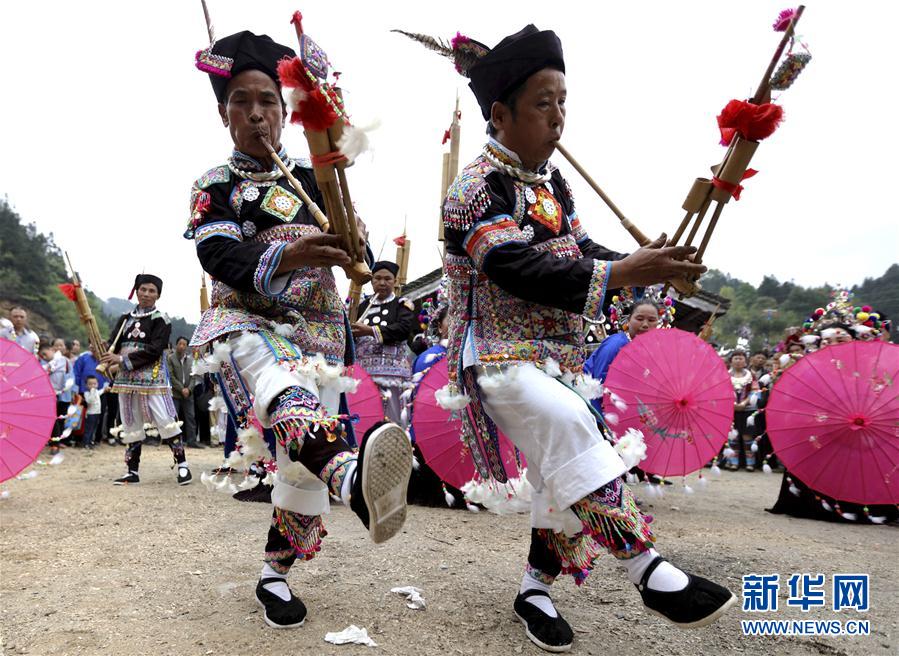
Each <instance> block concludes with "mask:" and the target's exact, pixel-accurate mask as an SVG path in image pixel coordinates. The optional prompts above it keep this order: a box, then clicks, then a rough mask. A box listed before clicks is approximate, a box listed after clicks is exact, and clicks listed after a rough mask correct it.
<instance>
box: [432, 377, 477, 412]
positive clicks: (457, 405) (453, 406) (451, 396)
mask: <svg viewBox="0 0 899 656" xmlns="http://www.w3.org/2000/svg"><path fill="white" fill-rule="evenodd" d="M484 378H485V380H489V379H490V376H485V377H484ZM434 399H435V400H436V401H437V405H439V406H440V407H441V408H443V409H444V410H450V411H453V410H461V409H462V408H464V407H465V406H467V405H468V404H469V403H471V398H469V396H468V395H467V394H460V393H459V391H458V390H457V389H456V387H455V385H453V384H452V383H449V384H447V385H445V386H443V387H441V388H440V389H439V390H437V391H436V392H434Z"/></svg>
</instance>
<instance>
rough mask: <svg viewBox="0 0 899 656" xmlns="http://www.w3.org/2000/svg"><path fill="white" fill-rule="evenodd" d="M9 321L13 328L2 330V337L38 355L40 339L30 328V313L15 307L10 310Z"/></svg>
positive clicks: (8, 327) (0, 331)
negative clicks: (28, 324)
mask: <svg viewBox="0 0 899 656" xmlns="http://www.w3.org/2000/svg"><path fill="white" fill-rule="evenodd" d="M9 320H10V323H12V326H7V327H5V328H2V329H0V337H4V338H6V339H9V340H12V341H14V342H15V343H16V344H18V345H19V346H21V347H22V348H23V349H25V350H26V351H28V352H29V353H33V354H34V355H37V347H38V344H39V343H40V339H39V338H38V336H37V333H36V332H34V331H33V330H31V329H30V328H28V326H27V325H26V324H27V323H28V312H27V311H26V310H25V308H23V307H21V306H18V305H17V306H15V307H13V308H11V309H10V310H9Z"/></svg>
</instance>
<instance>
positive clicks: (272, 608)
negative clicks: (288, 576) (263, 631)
mask: <svg viewBox="0 0 899 656" xmlns="http://www.w3.org/2000/svg"><path fill="white" fill-rule="evenodd" d="M273 581H284V579H279V578H276V577H269V578H267V579H259V583H257V584H256V601H257V602H258V603H259V605H260V606H262V609H263V613H262V617H263V618H264V619H265V623H266V624H268V625H269V626H270V627H272V628H273V629H293V628H295V627H298V626H303V622H305V621H306V606H305V605H304V604H303V602H302V601H300V600H299V598H298V597H296V596H295V595H294V594H293V592H292V591H291V593H290V601H284V600H283V599H281V597H279V596H278V595H276V594H274V593H273V592H269V591H268V590H266V589H265V588H264V587H263V586H264V585H266V584H267V583H271V582H273ZM285 583H286V582H285Z"/></svg>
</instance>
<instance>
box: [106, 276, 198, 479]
mask: <svg viewBox="0 0 899 656" xmlns="http://www.w3.org/2000/svg"><path fill="white" fill-rule="evenodd" d="M134 292H136V293H137V307H136V308H134V309H133V310H132V311H131V312H127V313H125V314H123V315H122V316H121V317H119V320H118V321H116V324H115V326H113V328H112V332H111V333H110V337H109V343H110V348H111V349H112V350H111V352H109V353H107V354H105V355H104V356H103V357H102V358H101V362H102V363H103V364H105V365H106V366H107V367H109V368H111V371H110V373H113V372H115V373H114V379H113V387H112V391H113V392H115V393H116V394H118V395H119V408H120V409H121V413H122V432H121V439H122V442H124V443H125V444H126V445H127V447H126V449H125V465H126V466H127V467H128V471H127V472H125V475H124V476H122V477H120V478H117V479H116V480H115V481H114V484H115V485H134V484H137V483H140V475H139V470H140V456H141V450H142V445H143V441H144V438H145V437H146V435H147V433H146V430H145V428H144V427H145V426H146V425H148V424H149V425H152V426H153V428H154V429H155V430H157V431H158V432H159V438H160V439H161V440H162V441H163V442H165V443H166V444H168V445H169V448H170V449H171V450H172V458H174V460H175V466H176V467H177V472H176V473H177V481H178V485H187V484H189V483H190V482H191V480H192V478H193V476H192V475H191V473H190V469H189V468H188V466H187V460H186V458H185V457H184V444H183V443H182V442H181V423H180V422H179V421H178V415H177V413H176V412H175V406H174V404H173V403H172V386H171V382H170V381H169V372H168V368H167V367H166V364H165V349H166V348H167V347H168V345H169V337H170V336H171V334H172V324H171V322H170V321H169V318H168V317H167V316H166V315H165V314H163V313H162V312H160V311H159V310H157V309H156V301H157V300H158V299H159V296H160V294H162V279H160V278H159V277H157V276H154V275H151V274H144V273H142V274H140V275H138V276H137V277H136V278H135V279H134V287H133V288H132V293H134ZM123 324H124V328H122V326H123ZM120 330H121V336H120V337H118V341H116V337H117V336H118V335H119V332H120ZM113 342H115V344H113Z"/></svg>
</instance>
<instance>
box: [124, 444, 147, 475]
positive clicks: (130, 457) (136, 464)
mask: <svg viewBox="0 0 899 656" xmlns="http://www.w3.org/2000/svg"><path fill="white" fill-rule="evenodd" d="M142 444H143V442H132V443H131V444H129V445H128V448H127V449H125V466H126V467H127V468H128V471H129V472H134V473H135V474H136V473H137V472H138V471H139V470H140V453H141V445H142Z"/></svg>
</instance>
